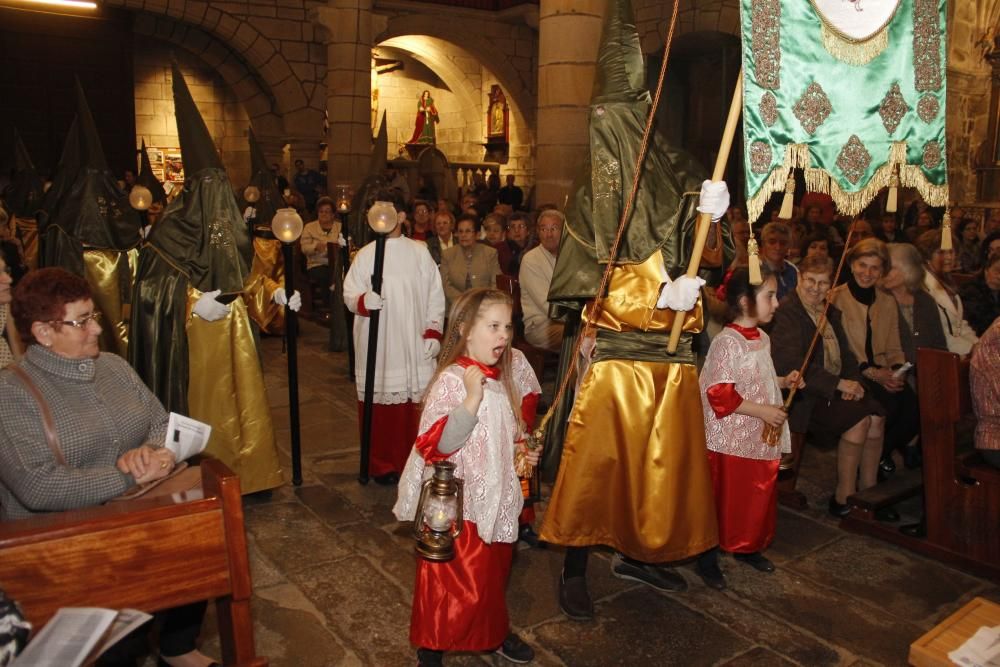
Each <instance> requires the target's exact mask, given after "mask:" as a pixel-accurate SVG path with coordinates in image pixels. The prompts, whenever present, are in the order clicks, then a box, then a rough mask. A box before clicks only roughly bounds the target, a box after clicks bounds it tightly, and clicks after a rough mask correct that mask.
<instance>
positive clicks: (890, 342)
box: [831, 285, 906, 368]
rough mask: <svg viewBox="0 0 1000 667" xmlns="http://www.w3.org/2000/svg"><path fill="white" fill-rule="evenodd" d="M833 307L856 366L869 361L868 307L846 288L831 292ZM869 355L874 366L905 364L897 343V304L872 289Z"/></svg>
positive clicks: (844, 286) (901, 350) (890, 298)
mask: <svg viewBox="0 0 1000 667" xmlns="http://www.w3.org/2000/svg"><path fill="white" fill-rule="evenodd" d="M831 294H832V299H833V305H835V306H836V307H837V308H838V309H839V310H840V312H841V315H842V317H841V320H840V321H841V324H842V325H843V327H844V333H845V334H847V342H848V344H849V345H850V346H851V352H853V353H854V356H855V357H857V359H858V363H859V364H864V363H866V362H867V360H868V355H867V354H866V353H865V333H866V325H865V315H866V314H868V310H869V307H868V306H866V305H864V304H863V303H860V302H858V301H857V300H855V298H854V296H853V295H852V294H851V291H850V290H849V289H848V287H847V285H841V286H840V287H837V288H835V289H833V290H832V291H831ZM870 316H871V322H872V354H873V355H874V361H875V364H876V365H878V366H882V367H883V368H892V367H893V366H896V365H899V364H902V363H903V362H905V361H906V356H905V355H904V354H903V346H902V345H901V344H900V342H899V309H898V308H897V307H896V301H895V300H894V299H893V298H892V297H891V296H889V295H888V294H885V293H884V292H882V291H880V290H875V303H873V304H872V305H871V313H870Z"/></svg>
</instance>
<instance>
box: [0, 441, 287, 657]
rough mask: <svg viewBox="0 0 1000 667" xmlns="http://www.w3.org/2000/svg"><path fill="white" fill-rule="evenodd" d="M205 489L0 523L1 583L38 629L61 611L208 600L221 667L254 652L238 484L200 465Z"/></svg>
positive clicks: (211, 465)
mask: <svg viewBox="0 0 1000 667" xmlns="http://www.w3.org/2000/svg"><path fill="white" fill-rule="evenodd" d="M201 473H202V486H203V492H198V491H195V492H190V493H186V494H175V495H174V496H173V497H165V498H157V499H152V500H143V499H139V500H134V501H129V502H121V503H110V504H108V505H103V506H100V507H93V508H88V509H81V510H71V511H67V512H58V513H53V514H47V515H43V516H38V517H33V518H30V519H22V520H20V521H8V522H4V523H0V585H2V586H3V588H4V590H5V591H6V593H7V594H8V596H10V597H11V598H12V599H14V600H17V601H18V603H19V604H20V605H21V609H22V610H23V612H24V614H25V616H26V617H27V619H28V620H29V621H31V623H32V624H34V627H35V630H36V631H37V630H39V629H40V628H41V627H42V626H43V625H44V624H45V623H46V622H47V621H48V620H49V619H50V618H51V617H52V616H53V615H54V614H55V613H56V611H58V610H59V608H60V607H107V608H110V609H122V608H126V607H128V608H133V609H139V610H141V611H145V612H149V613H152V612H156V611H162V610H164V609H169V608H171V607H177V606H180V605H184V604H188V603H191V602H197V601H199V600H206V599H215V601H216V611H217V615H218V624H219V636H220V640H221V644H222V657H223V662H224V664H226V665H227V666H228V665H233V666H236V667H264V666H266V665H267V659H266V658H262V657H258V656H257V654H256V651H255V649H254V637H253V619H252V618H251V615H250V596H251V593H252V591H253V587H252V584H251V581H250V565H249V558H248V555H247V542H246V534H245V532H244V528H243V504H242V498H241V496H240V480H239V477H237V476H236V475H235V474H234V473H233V472H232V471H231V470H229V468H227V467H226V466H225V465H223V464H222V463H220V462H219V461H216V460H207V461H204V462H203V463H202V464H201Z"/></svg>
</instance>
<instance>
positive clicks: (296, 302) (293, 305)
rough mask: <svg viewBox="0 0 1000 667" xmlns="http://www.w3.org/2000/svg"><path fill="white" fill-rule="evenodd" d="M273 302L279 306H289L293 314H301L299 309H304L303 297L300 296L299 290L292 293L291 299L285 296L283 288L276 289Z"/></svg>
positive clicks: (272, 298)
mask: <svg viewBox="0 0 1000 667" xmlns="http://www.w3.org/2000/svg"><path fill="white" fill-rule="evenodd" d="M271 300H272V301H274V302H275V303H276V304H278V305H279V306H288V307H289V308H290V309H291V310H292V311H293V312H296V313H297V312H299V308H301V307H302V295H301V294H299V291H298V290H295V291H294V292H292V298H291V299H289V298H288V297H287V296H285V289H284V288H283V287H282V288H279V289H276V290H274V295H273V296H272V297H271Z"/></svg>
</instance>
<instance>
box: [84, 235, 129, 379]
mask: <svg viewBox="0 0 1000 667" xmlns="http://www.w3.org/2000/svg"><path fill="white" fill-rule="evenodd" d="M138 255H139V251H138V249H133V250H129V251H127V252H121V251H119V250H98V249H96V248H86V249H84V251H83V269H84V276H83V277H84V279H86V281H87V284H88V285H90V290H91V293H92V294H93V296H94V306H95V307H96V308H97V310H99V311H100V312H101V315H102V317H103V319H102V321H101V327H102V329H103V331H102V332H101V340H100V346H101V350H103V351H105V352H114V353H115V354H117V355H118V356H120V357H123V358H125V359H128V326H129V320H130V319H131V316H132V315H131V308H132V305H131V299H132V285H133V284H134V283H135V270H136V264H137V262H138Z"/></svg>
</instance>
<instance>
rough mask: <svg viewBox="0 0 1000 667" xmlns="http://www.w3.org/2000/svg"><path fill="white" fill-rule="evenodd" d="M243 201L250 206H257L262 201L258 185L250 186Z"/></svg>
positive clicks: (244, 194)
mask: <svg viewBox="0 0 1000 667" xmlns="http://www.w3.org/2000/svg"><path fill="white" fill-rule="evenodd" d="M243 199H245V200H246V201H247V203H248V204H256V203H257V202H258V201H260V190H259V189H258V188H257V186H256V185H248V186H247V189H246V190H244V191H243Z"/></svg>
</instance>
